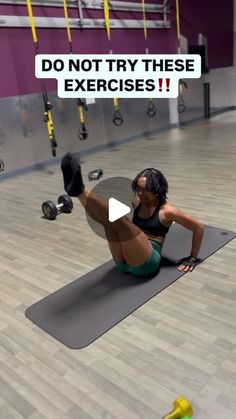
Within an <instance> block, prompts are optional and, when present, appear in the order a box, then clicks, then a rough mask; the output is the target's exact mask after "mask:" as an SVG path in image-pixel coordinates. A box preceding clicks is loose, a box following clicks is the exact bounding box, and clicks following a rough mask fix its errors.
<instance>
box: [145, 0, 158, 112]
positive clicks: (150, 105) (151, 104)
mask: <svg viewBox="0 0 236 419" xmlns="http://www.w3.org/2000/svg"><path fill="white" fill-rule="evenodd" d="M142 10H143V33H144V40H145V54H147V55H148V54H149V48H148V35H147V22H146V5H145V0H142ZM146 113H147V115H148V116H155V115H156V107H155V104H154V102H153V99H149V101H148V106H147V111H146Z"/></svg>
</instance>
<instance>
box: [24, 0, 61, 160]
mask: <svg viewBox="0 0 236 419" xmlns="http://www.w3.org/2000/svg"><path fill="white" fill-rule="evenodd" d="M26 1H27V9H28V15H29V21H30V27H31V32H32V37H33V44H34V49H35V55H37V54H39V46H38V38H37V34H36V28H35V23H34V16H33V10H32V5H31V0H26ZM40 84H41V90H42V96H43V103H44V118H43V120H44V122H45V123H46V124H47V130H48V138H49V141H50V144H51V149H52V155H53V157H56V148H57V142H56V138H55V132H54V124H53V119H52V112H51V111H52V104H51V102H50V100H49V98H48V94H47V90H46V84H45V82H44V80H42V79H40Z"/></svg>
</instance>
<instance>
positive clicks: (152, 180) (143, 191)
mask: <svg viewBox="0 0 236 419" xmlns="http://www.w3.org/2000/svg"><path fill="white" fill-rule="evenodd" d="M61 169H62V172H63V178H64V187H65V190H66V192H67V193H68V195H70V196H74V197H78V198H79V200H80V202H81V204H82V205H83V207H84V208H85V209H86V211H87V212H88V214H89V215H90V216H91V217H92V218H93V219H94V220H96V221H98V222H99V223H101V224H102V225H103V226H104V229H105V233H106V237H107V240H108V244H109V248H110V251H111V254H112V257H113V259H114V261H115V263H116V265H117V267H118V268H119V269H120V270H122V271H123V272H127V273H130V274H131V275H133V276H137V277H149V276H150V275H153V274H155V273H156V272H157V271H158V269H159V266H160V261H161V250H162V246H163V243H164V241H165V236H166V234H167V232H168V230H169V228H170V226H171V224H172V223H173V222H176V223H178V224H181V225H182V226H184V227H186V228H188V229H189V230H191V231H192V232H193V235H192V248H191V250H190V256H189V257H187V258H185V259H184V261H183V262H182V263H181V265H180V266H178V270H179V271H184V272H188V271H192V270H193V269H194V267H195V265H196V264H197V262H198V259H197V256H198V253H199V250H200V246H201V242H202V237H203V232H204V228H203V225H202V224H200V223H199V222H198V221H197V220H196V219H194V218H192V217H191V216H189V215H188V214H186V213H184V212H183V211H181V210H180V209H178V208H176V207H174V206H173V205H171V204H170V203H168V202H167V196H166V195H167V192H168V183H167V180H166V178H165V177H164V176H163V174H162V173H161V172H160V171H159V170H156V169H153V168H149V169H145V170H143V171H141V172H140V173H138V175H137V176H136V178H135V179H134V180H133V182H132V188H133V191H134V192H135V196H134V198H133V201H132V205H133V207H134V208H135V209H134V214H133V220H132V221H131V220H130V219H129V218H128V217H121V218H120V219H118V220H116V221H114V222H110V221H109V219H108V204H107V202H106V201H105V200H104V199H103V198H101V197H100V196H98V195H96V194H94V193H93V192H91V191H90V190H89V189H88V188H87V187H85V185H84V183H83V178H82V173H81V166H80V157H79V153H74V154H71V153H67V154H66V155H65V156H64V157H63V159H62V162H61Z"/></svg>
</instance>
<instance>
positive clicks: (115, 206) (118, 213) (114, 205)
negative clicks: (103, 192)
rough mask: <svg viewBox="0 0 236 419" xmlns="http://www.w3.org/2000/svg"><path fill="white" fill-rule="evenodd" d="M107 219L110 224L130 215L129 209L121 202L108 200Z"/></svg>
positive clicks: (112, 199)
mask: <svg viewBox="0 0 236 419" xmlns="http://www.w3.org/2000/svg"><path fill="white" fill-rule="evenodd" d="M108 211H109V212H108V218H109V221H110V222H111V223H112V222H114V221H116V220H118V219H119V218H121V217H123V216H124V215H127V214H129V213H130V211H131V210H130V208H129V207H128V206H127V205H125V204H123V203H122V202H120V201H118V200H117V199H115V198H109V201H108Z"/></svg>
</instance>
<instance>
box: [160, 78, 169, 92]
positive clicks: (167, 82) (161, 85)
mask: <svg viewBox="0 0 236 419" xmlns="http://www.w3.org/2000/svg"><path fill="white" fill-rule="evenodd" d="M163 80H165V81H166V91H167V92H169V91H170V79H158V84H159V92H162V88H163Z"/></svg>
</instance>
